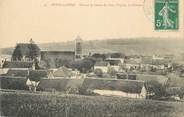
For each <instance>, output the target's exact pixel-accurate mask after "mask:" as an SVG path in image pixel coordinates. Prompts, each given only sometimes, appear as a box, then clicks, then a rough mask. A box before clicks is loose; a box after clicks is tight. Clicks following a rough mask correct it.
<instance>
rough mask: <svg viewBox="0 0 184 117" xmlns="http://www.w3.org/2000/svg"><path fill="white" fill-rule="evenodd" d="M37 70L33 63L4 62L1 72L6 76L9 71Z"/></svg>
mask: <svg viewBox="0 0 184 117" xmlns="http://www.w3.org/2000/svg"><path fill="white" fill-rule="evenodd" d="M28 69H33V70H34V69H35V64H34V62H32V61H4V62H3V65H2V68H1V71H2V72H3V74H6V73H7V72H8V71H9V70H17V71H19V70H28Z"/></svg>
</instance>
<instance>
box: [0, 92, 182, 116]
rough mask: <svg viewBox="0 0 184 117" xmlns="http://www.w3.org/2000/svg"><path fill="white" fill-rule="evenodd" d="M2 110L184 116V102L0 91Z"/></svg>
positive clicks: (7, 112) (26, 113)
mask: <svg viewBox="0 0 184 117" xmlns="http://www.w3.org/2000/svg"><path fill="white" fill-rule="evenodd" d="M0 105H1V106H0V107H1V108H0V111H1V112H0V113H1V115H5V116H17V117H183V116H184V103H181V102H162V101H152V100H135V99H127V98H122V97H104V96H79V95H66V94H55V93H28V92H0Z"/></svg>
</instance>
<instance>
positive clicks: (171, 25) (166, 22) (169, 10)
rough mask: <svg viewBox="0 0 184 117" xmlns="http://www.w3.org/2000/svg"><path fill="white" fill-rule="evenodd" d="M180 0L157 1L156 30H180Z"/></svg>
mask: <svg viewBox="0 0 184 117" xmlns="http://www.w3.org/2000/svg"><path fill="white" fill-rule="evenodd" d="M178 7H179V1H178V0H155V30H178V28H179V27H178V25H179V24H178V23H179V21H178V20H179V18H178V16H179V15H178V12H179V11H178V10H179V9H178Z"/></svg>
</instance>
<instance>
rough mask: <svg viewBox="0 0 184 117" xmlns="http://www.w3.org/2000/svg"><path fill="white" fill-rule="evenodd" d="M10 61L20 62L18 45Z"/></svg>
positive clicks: (20, 56)
mask: <svg viewBox="0 0 184 117" xmlns="http://www.w3.org/2000/svg"><path fill="white" fill-rule="evenodd" d="M12 59H13V60H18V61H20V60H21V59H22V53H21V48H20V46H19V45H17V47H16V48H15V50H14V51H13V55H12Z"/></svg>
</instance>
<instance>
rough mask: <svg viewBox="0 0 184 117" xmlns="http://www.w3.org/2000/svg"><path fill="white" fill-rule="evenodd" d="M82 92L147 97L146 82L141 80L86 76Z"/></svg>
mask: <svg viewBox="0 0 184 117" xmlns="http://www.w3.org/2000/svg"><path fill="white" fill-rule="evenodd" d="M81 93H82V94H95V95H105V96H122V97H128V98H138V99H145V98H146V88H145V86H144V82H143V81H140V80H115V79H108V78H103V79H97V78H86V79H85V80H84V82H83V84H82V86H81Z"/></svg>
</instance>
